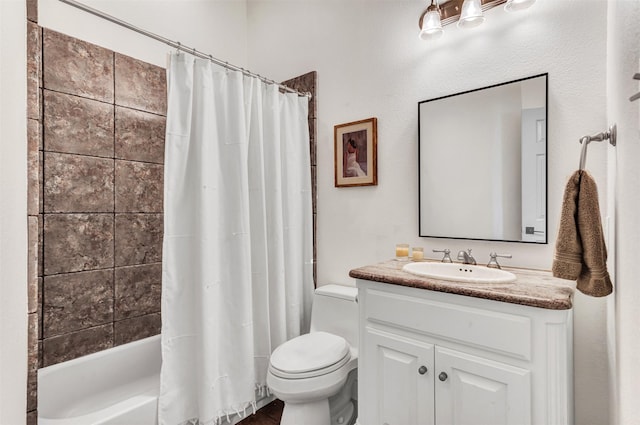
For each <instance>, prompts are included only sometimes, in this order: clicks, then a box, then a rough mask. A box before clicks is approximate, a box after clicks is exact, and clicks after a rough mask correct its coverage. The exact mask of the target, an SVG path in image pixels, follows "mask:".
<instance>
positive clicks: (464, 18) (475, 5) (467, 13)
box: [458, 0, 484, 28]
mask: <svg viewBox="0 0 640 425" xmlns="http://www.w3.org/2000/svg"><path fill="white" fill-rule="evenodd" d="M483 22H484V15H483V13H482V6H481V5H480V0H464V2H463V3H462V12H460V19H459V20H458V26H459V27H460V28H473V27H477V26H478V25H480V24H481V23H483Z"/></svg>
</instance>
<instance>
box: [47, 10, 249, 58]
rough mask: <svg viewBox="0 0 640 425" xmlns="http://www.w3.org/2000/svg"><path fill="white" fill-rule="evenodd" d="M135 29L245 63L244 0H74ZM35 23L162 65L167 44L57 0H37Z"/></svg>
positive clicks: (218, 56) (167, 47)
mask: <svg viewBox="0 0 640 425" xmlns="http://www.w3.org/2000/svg"><path fill="white" fill-rule="evenodd" d="M79 1H80V2H81V3H84V4H86V5H88V6H90V7H93V8H95V9H98V10H100V11H102V12H105V13H108V14H110V15H112V16H115V17H116V18H119V19H121V20H123V21H126V22H128V23H130V24H133V25H135V26H137V27H139V28H142V29H144V30H147V31H150V32H152V33H156V34H158V35H161V36H163V37H165V38H168V39H170V40H173V41H179V42H180V43H182V44H183V45H185V46H188V47H191V48H196V49H197V50H198V51H200V52H204V53H206V54H211V55H213V56H214V57H216V58H218V59H222V60H224V61H228V62H229V63H231V64H234V65H237V66H240V67H246V62H247V55H246V53H247V52H246V44H247V40H246V37H247V32H246V30H247V28H246V2H245V1H244V0H120V1H112V0H79ZM38 24H39V25H41V26H43V27H45V28H50V29H53V30H56V31H59V32H62V33H64V34H67V35H70V36H73V37H76V38H79V39H81V40H85V41H88V42H90V43H94V44H97V45H99V46H102V47H106V48H107V49H111V50H114V51H116V52H119V53H123V54H125V55H128V56H131V57H134V58H136V59H140V60H143V61H145V62H149V63H153V64H156V65H159V66H162V67H164V66H166V53H167V52H168V51H170V50H171V48H170V47H169V46H167V45H165V44H163V43H160V42H158V41H155V40H152V39H150V38H147V37H145V36H143V35H140V34H137V33H135V32H133V31H131V30H128V29H125V28H122V27H119V26H117V25H115V24H113V23H111V22H108V21H105V20H103V19H100V18H98V17H96V16H93V15H91V14H89V13H86V12H83V11H81V10H79V9H76V8H74V7H72V6H69V5H67V4H65V3H62V2H60V1H58V0H39V1H38Z"/></svg>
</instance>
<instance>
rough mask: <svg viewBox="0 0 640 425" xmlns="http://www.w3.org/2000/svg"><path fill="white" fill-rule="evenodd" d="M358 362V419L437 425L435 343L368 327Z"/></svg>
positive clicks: (374, 423) (369, 423) (380, 424)
mask: <svg viewBox="0 0 640 425" xmlns="http://www.w3.org/2000/svg"><path fill="white" fill-rule="evenodd" d="M363 342H364V344H363V347H362V350H363V352H362V356H361V362H360V363H359V365H358V381H359V386H360V390H359V394H360V397H359V398H360V400H359V403H360V406H361V409H360V411H359V419H358V422H359V423H361V424H366V425H385V424H386V425H433V424H434V413H433V412H434V411H433V403H434V396H433V379H434V378H433V345H431V344H427V343H424V342H420V341H416V340H413V339H410V338H405V337H402V336H399V335H394V334H390V333H386V332H383V331H379V330H377V329H371V328H367V329H366V330H365V335H364V341H363Z"/></svg>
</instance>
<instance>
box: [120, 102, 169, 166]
mask: <svg viewBox="0 0 640 425" xmlns="http://www.w3.org/2000/svg"><path fill="white" fill-rule="evenodd" d="M166 121H167V119H166V118H165V117H163V116H160V115H155V114H150V113H148V112H142V111H136V110H135V109H129V108H123V107H120V106H116V143H115V149H116V158H119V159H128V160H131V161H146V162H155V163H158V164H162V163H163V162H164V135H165V124H166Z"/></svg>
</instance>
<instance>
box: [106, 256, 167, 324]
mask: <svg viewBox="0 0 640 425" xmlns="http://www.w3.org/2000/svg"><path fill="white" fill-rule="evenodd" d="M115 274H116V290H115V294H116V296H115V320H122V319H128V318H131V317H135V316H143V315H145V314H149V313H157V312H159V311H160V294H161V291H162V264H161V263H155V264H145V265H142V266H129V267H118V268H116V273H115Z"/></svg>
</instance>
